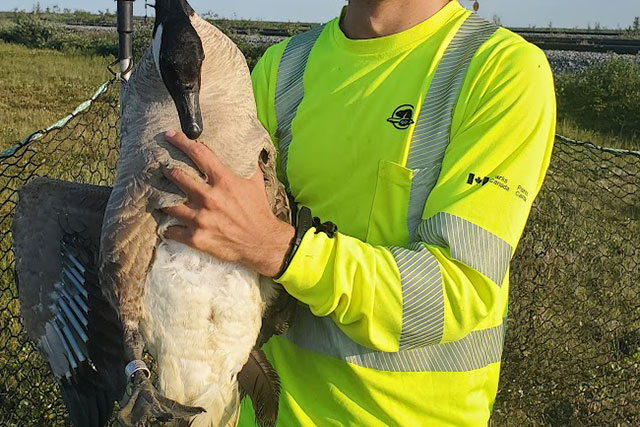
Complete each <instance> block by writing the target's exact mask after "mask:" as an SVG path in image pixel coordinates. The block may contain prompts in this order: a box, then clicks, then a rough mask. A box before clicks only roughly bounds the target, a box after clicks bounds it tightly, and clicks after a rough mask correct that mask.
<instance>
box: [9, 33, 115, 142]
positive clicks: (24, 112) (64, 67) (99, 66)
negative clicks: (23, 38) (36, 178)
mask: <svg viewBox="0 0 640 427" xmlns="http://www.w3.org/2000/svg"><path fill="white" fill-rule="evenodd" d="M0 57H2V58H11V60H10V61H7V60H5V61H0V149H3V148H6V147H7V146H9V145H11V144H13V143H14V142H16V141H18V140H21V139H22V138H24V137H26V136H27V135H29V134H31V133H33V132H35V131H36V130H38V129H41V128H43V127H47V126H49V125H50V124H51V123H54V122H56V121H57V120H59V119H60V118H62V117H64V116H66V115H67V114H69V113H70V112H72V111H73V109H74V108H75V107H76V106H77V105H79V104H80V103H81V102H83V101H84V100H86V99H87V98H88V97H89V96H91V94H93V92H94V91H95V90H96V88H98V86H100V84H101V83H103V82H105V81H106V80H107V79H108V78H109V77H110V74H109V72H108V71H107V69H106V65H107V61H106V60H105V58H104V57H99V56H93V57H92V56H86V55H78V54H68V53H62V52H55V51H50V50H38V49H28V48H26V47H24V46H20V45H16V44H8V43H4V42H2V41H0Z"/></svg>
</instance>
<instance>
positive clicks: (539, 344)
mask: <svg viewBox="0 0 640 427" xmlns="http://www.w3.org/2000/svg"><path fill="white" fill-rule="evenodd" d="M118 113H119V104H118V91H117V89H116V85H114V80H112V81H110V82H108V83H107V84H106V85H105V86H103V88H101V89H100V90H99V91H98V92H97V93H96V95H95V96H94V97H93V98H92V100H91V101H90V102H88V103H85V104H84V105H83V108H80V109H78V110H77V111H76V112H74V114H73V115H72V116H70V117H68V118H67V119H65V120H63V121H61V122H59V123H58V124H57V126H54V127H52V128H50V129H47V130H44V131H41V132H38V133H36V134H34V135H32V137H30V138H28V139H27V140H25V141H23V142H22V143H21V144H18V145H17V146H16V147H14V148H13V149H10V150H5V151H4V152H2V153H1V154H0V425H2V426H5V425H16V426H24V425H42V424H43V423H44V425H64V424H65V419H66V418H65V417H66V412H65V408H64V405H63V404H62V402H61V399H60V397H59V390H58V387H57V385H56V382H55V380H54V379H53V378H52V376H51V374H50V372H49V369H48V366H47V365H46V363H45V362H43V360H42V359H41V357H40V356H39V354H38V352H37V350H36V348H35V346H34V344H33V343H32V342H30V341H29V339H28V338H27V337H26V334H25V333H24V332H23V329H22V324H21V319H20V313H19V303H18V300H17V291H16V287H15V284H14V280H13V253H12V250H11V236H10V225H11V216H12V213H13V211H14V209H15V205H16V201H17V193H16V191H17V189H18V188H19V187H20V186H21V185H23V184H24V183H25V182H27V181H28V180H29V179H31V178H32V177H34V176H49V177H53V178H58V179H65V180H71V181H78V182H86V183H92V184H103V185H104V184H112V182H113V179H114V176H115V167H116V162H117V157H118V141H119V134H118V132H119V124H118ZM639 177H640V153H634V152H627V151H621V150H608V149H601V148H598V147H596V146H594V145H591V144H586V143H579V142H576V141H572V140H568V139H566V138H562V137H558V139H557V141H556V148H555V151H554V154H553V159H552V163H551V168H550V171H549V175H548V177H547V179H546V182H545V185H544V187H543V190H542V193H541V194H540V196H539V198H538V199H537V201H536V203H535V206H534V210H533V212H532V215H531V219H530V221H529V223H528V226H527V228H526V230H525V234H524V236H523V238H522V241H521V243H520V245H519V248H518V251H517V254H516V258H515V259H514V261H513V263H512V267H511V297H510V298H511V306H510V313H509V321H508V331H507V338H506V346H505V353H504V358H503V360H504V362H503V368H502V374H501V379H500V389H499V394H498V399H497V402H496V404H495V406H494V410H493V417H492V425H495V426H510V425H514V426H515V425H527V426H528V425H549V426H608V425H616V426H634V425H638V419H637V418H636V417H637V415H638V414H639V413H640V288H639V285H638V283H637V282H636V280H637V278H638V277H640V238H638V236H639V235H640V178H639Z"/></svg>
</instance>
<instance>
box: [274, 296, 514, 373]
mask: <svg viewBox="0 0 640 427" xmlns="http://www.w3.org/2000/svg"><path fill="white" fill-rule="evenodd" d="M293 324H294V325H295V327H294V328H292V329H290V330H289V332H287V335H286V337H287V338H288V339H289V340H290V341H291V342H293V343H294V344H296V345H297V346H299V347H302V348H304V349H307V350H311V351H314V352H316V353H321V354H324V355H326V356H332V357H335V358H338V359H341V360H344V361H346V362H349V363H352V364H354V365H358V366H361V367H364V368H369V369H375V370H379V371H389V372H465V371H471V370H476V369H482V368H484V367H486V366H488V365H490V364H493V363H498V362H500V360H501V358H502V348H503V343H504V335H505V332H506V331H505V323H502V324H501V325H498V326H495V327H493V328H488V329H482V330H479V331H473V332H471V333H469V334H468V335H467V336H466V337H464V338H462V339H459V340H457V341H453V342H448V343H441V344H436V345H430V346H423V347H419V348H414V349H411V350H402V351H399V352H395V353H386V352H382V351H374V350H371V349H370V348H367V347H364V346H361V345H359V344H357V343H355V342H354V341H353V340H351V339H350V338H349V337H348V336H347V335H345V333H344V332H342V331H341V330H340V329H339V328H338V327H337V326H336V324H335V323H334V322H333V320H331V319H330V318H329V317H322V318H319V317H315V316H314V315H313V314H312V313H311V311H309V309H308V308H307V307H303V306H299V307H298V310H297V313H296V317H295V321H294V322H293Z"/></svg>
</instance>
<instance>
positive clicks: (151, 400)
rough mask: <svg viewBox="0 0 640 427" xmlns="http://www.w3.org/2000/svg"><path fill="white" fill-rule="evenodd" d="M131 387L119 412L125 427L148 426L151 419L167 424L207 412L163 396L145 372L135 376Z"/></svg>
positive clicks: (119, 418) (139, 372)
mask: <svg viewBox="0 0 640 427" xmlns="http://www.w3.org/2000/svg"><path fill="white" fill-rule="evenodd" d="M131 386H132V392H131V395H130V396H128V397H126V396H125V399H123V402H122V403H123V404H124V405H123V406H121V407H122V409H121V410H120V412H118V421H120V423H121V424H122V425H124V426H125V427H133V426H135V425H137V424H138V423H140V422H142V424H143V425H146V422H147V421H148V420H149V419H155V420H157V421H162V422H167V421H171V420H173V419H180V418H188V417H192V416H194V415H198V414H201V413H203V412H205V410H204V409H203V408H197V407H192V406H185V405H182V404H180V403H178V402H176V401H173V400H171V399H167V398H166V397H164V396H162V395H161V394H160V393H159V392H158V391H157V390H156V389H155V387H154V386H153V384H151V380H150V379H149V378H147V376H146V374H145V373H144V372H141V371H138V372H136V373H135V374H134V378H133V380H132V384H131ZM125 400H126V403H125Z"/></svg>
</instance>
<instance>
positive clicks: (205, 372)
mask: <svg viewBox="0 0 640 427" xmlns="http://www.w3.org/2000/svg"><path fill="white" fill-rule="evenodd" d="M142 303H143V315H142V318H141V321H140V327H141V332H142V334H143V336H144V339H145V343H146V345H147V348H148V349H149V351H150V353H151V354H152V355H153V356H154V358H155V359H156V362H157V364H158V368H159V378H158V379H159V388H160V392H161V393H163V394H164V395H165V396H166V397H168V398H170V399H173V400H176V401H178V402H180V403H183V404H186V405H192V406H201V407H203V408H205V409H206V410H207V413H206V414H203V415H200V416H198V417H196V418H195V420H194V424H193V425H203V426H205V425H206V426H209V425H215V424H211V423H212V422H216V420H220V419H221V418H223V419H224V418H227V417H233V416H234V414H233V412H234V411H235V407H236V405H237V401H236V400H237V383H236V374H237V373H238V372H239V371H240V370H241V369H242V366H244V364H245V363H246V361H247V358H248V356H249V352H250V351H251V349H252V348H253V346H254V345H255V342H256V339H257V336H258V332H259V330H260V326H261V321H262V313H263V310H264V303H263V299H262V297H261V293H260V285H259V277H258V274H257V273H255V272H253V271H251V270H248V269H246V268H245V267H243V266H240V265H238V264H233V263H228V262H222V261H219V260H217V259H215V258H212V257H211V256H209V255H206V254H203V253H202V252H199V251H196V250H194V249H191V248H189V247H188V246H185V245H183V244H181V243H178V242H174V241H163V242H162V243H160V244H159V245H158V247H157V249H156V254H155V258H154V262H153V264H152V266H151V269H150V271H149V273H148V274H147V278H146V283H145V292H144V297H143V301H142ZM225 408H226V409H225ZM224 412H227V414H225V415H224V416H223V413H224ZM225 424H226V423H225Z"/></svg>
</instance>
